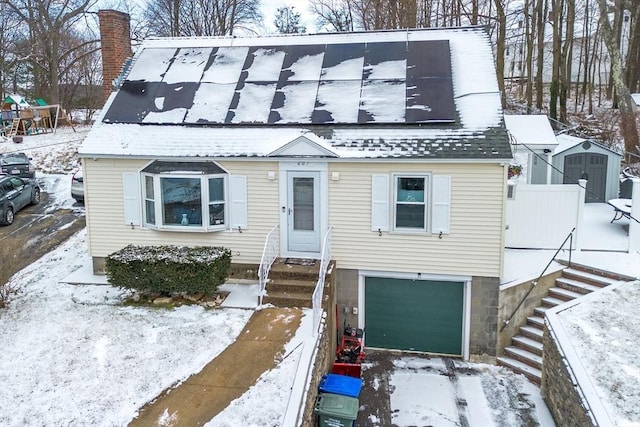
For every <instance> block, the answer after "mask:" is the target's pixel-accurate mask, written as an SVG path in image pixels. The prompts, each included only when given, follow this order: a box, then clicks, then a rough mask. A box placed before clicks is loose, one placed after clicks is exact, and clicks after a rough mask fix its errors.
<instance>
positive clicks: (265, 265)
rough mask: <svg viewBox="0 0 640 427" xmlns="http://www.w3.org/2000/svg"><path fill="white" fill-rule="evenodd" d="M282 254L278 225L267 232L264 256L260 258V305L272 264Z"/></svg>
mask: <svg viewBox="0 0 640 427" xmlns="http://www.w3.org/2000/svg"><path fill="white" fill-rule="evenodd" d="M279 254H280V226H279V225H276V226H275V227H273V229H272V230H271V231H270V232H269V234H267V238H266V239H265V242H264V249H263V250H262V258H261V259H260V267H259V268H258V281H259V283H260V296H259V300H258V305H262V297H263V296H264V293H265V289H266V288H267V280H268V279H269V272H270V271H271V266H272V265H273V262H274V261H275V260H276V258H277V257H278V255H279Z"/></svg>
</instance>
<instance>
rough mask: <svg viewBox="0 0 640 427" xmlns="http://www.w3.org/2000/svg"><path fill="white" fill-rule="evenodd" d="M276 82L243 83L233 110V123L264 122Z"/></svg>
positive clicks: (267, 115)
mask: <svg viewBox="0 0 640 427" xmlns="http://www.w3.org/2000/svg"><path fill="white" fill-rule="evenodd" d="M275 92H276V84H275V83H272V84H256V83H245V85H244V87H243V88H242V89H240V99H239V101H238V106H237V107H236V108H235V109H234V110H233V111H234V112H235V116H234V117H233V120H232V122H233V123H251V122H254V121H255V122H258V123H266V122H267V119H268V118H269V112H270V111H271V102H272V101H273V95H274V94H275Z"/></svg>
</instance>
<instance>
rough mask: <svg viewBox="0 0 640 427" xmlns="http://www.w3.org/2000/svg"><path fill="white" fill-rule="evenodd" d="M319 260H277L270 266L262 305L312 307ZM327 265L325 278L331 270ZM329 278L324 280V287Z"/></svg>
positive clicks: (331, 264)
mask: <svg viewBox="0 0 640 427" xmlns="http://www.w3.org/2000/svg"><path fill="white" fill-rule="evenodd" d="M320 263H321V261H320V260H308V259H297V258H296V259H292V258H277V259H276V260H275V261H274V263H273V265H272V266H271V271H270V272H269V278H268V282H267V287H266V295H265V296H263V297H262V303H263V304H271V305H274V306H276V307H301V308H302V307H306V308H311V307H312V306H313V301H312V296H313V291H314V290H315V287H316V284H317V283H318V275H319V272H320ZM332 266H333V262H331V263H330V264H329V268H328V269H327V276H330V274H331V273H332V271H333V269H332ZM328 280H329V278H325V286H326V284H328Z"/></svg>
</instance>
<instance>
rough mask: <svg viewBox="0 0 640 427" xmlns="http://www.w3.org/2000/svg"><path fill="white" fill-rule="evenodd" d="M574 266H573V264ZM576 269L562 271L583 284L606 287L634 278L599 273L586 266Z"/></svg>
mask: <svg viewBox="0 0 640 427" xmlns="http://www.w3.org/2000/svg"><path fill="white" fill-rule="evenodd" d="M572 265H573V264H572ZM574 267H575V268H572V267H568V268H565V269H564V270H562V275H563V276H565V277H567V278H570V279H575V280H579V281H581V282H585V283H589V284H592V285H595V286H600V287H605V286H609V285H612V284H614V283H617V282H619V281H621V280H623V281H629V280H633V278H630V277H626V276H622V275H618V274H616V273H611V272H608V271H598V270H595V269H591V268H588V267H584V266H578V265H576V266H574ZM587 270H588V271H587Z"/></svg>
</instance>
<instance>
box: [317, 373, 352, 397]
mask: <svg viewBox="0 0 640 427" xmlns="http://www.w3.org/2000/svg"><path fill="white" fill-rule="evenodd" d="M361 388H362V380H361V379H360V378H354V377H348V376H346V375H338V374H327V375H323V376H322V379H321V380H320V385H319V386H318V390H319V391H320V392H321V393H331V394H339V395H341V396H348V397H359V396H360V389H361Z"/></svg>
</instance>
